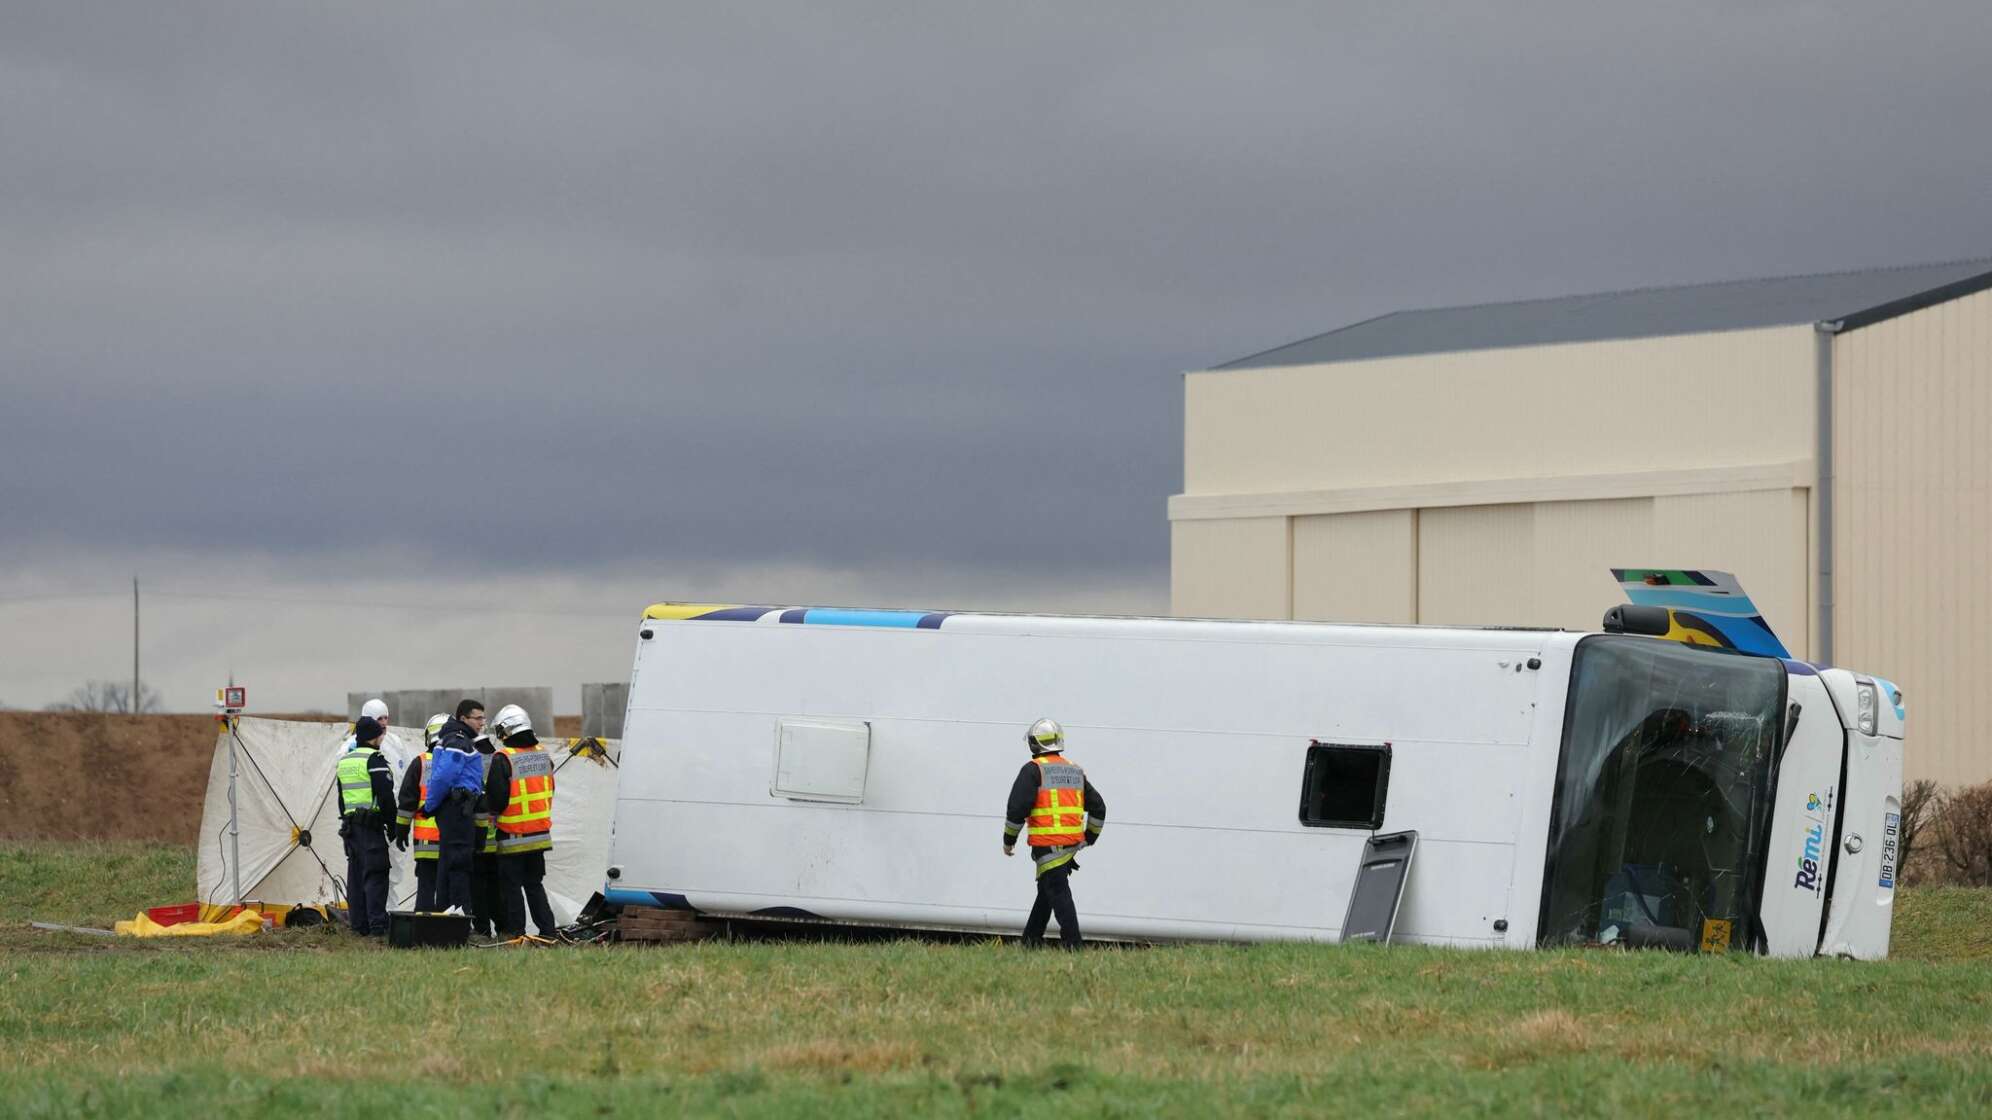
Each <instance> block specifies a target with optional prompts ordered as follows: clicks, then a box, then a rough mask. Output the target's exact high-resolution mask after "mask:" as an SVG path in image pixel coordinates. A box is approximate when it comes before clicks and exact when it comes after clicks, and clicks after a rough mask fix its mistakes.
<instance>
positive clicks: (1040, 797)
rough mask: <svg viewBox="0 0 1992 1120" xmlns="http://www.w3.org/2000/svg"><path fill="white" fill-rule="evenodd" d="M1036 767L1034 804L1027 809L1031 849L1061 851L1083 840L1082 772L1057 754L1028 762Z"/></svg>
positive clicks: (1084, 832)
mask: <svg viewBox="0 0 1992 1120" xmlns="http://www.w3.org/2000/svg"><path fill="white" fill-rule="evenodd" d="M1031 761H1032V762H1035V763H1037V766H1038V792H1037V804H1036V805H1034V806H1032V807H1031V815H1030V829H1031V847H1033V848H1064V847H1069V846H1071V845H1073V844H1077V843H1079V842H1081V841H1083V840H1085V839H1086V772H1085V771H1084V770H1081V769H1080V768H1079V767H1078V766H1076V765H1074V764H1073V763H1070V762H1067V761H1065V759H1064V758H1063V757H1061V756H1059V755H1058V754H1055V753H1054V754H1041V755H1039V756H1037V757H1036V758H1034V759H1032V760H1031Z"/></svg>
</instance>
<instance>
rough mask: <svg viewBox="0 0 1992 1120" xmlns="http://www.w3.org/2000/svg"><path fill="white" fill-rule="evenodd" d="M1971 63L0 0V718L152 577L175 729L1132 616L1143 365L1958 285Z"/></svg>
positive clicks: (1473, 26) (1677, 39)
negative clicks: (772, 629)
mask: <svg viewBox="0 0 1992 1120" xmlns="http://www.w3.org/2000/svg"><path fill="white" fill-rule="evenodd" d="M1988 42H1992V8H1988V6H1987V5H1986V4H1984V3H1982V2H1981V0H1959V2H1953V3H1915V2H1906V3H1896V4H1891V5H1873V4H1856V3H1843V4H1827V3H1769V2H1763V3H1751V4H1736V3H1734V2H1717V3H1699V4H1698V3H1675V4H1664V5H1661V4H1646V5H1618V4H1595V3H1567V4H1531V3H1513V2H1510V3H1503V4H1492V5H1465V4H1447V5H1423V4H1412V3H1403V2H1393V3H1382V4H1374V5H1372V4H1326V3H1315V4H1296V5H1254V4H1241V3H1225V4H1210V5H1203V6H1180V5H1163V4H1156V3H1152V2H1145V3H1129V4H1106V3H1088V4H1071V3H1059V4H1033V3H1005V4H980V5H945V4H943V5H932V4H928V5H915V4H899V5H869V4H856V3H835V4H821V3H812V4H780V5H758V4H747V5H733V4H729V5H710V4H707V5H691V4H660V3H656V2H643V3H630V4H588V3H571V4H557V5H555V4H544V3H521V4H501V3H491V2H479V3H464V4H447V5H407V4H382V5H369V4H357V3H356V4H340V5H322V4H320V5H303V4H279V3H271V2H269V0H257V2H252V3H241V4H218V3H194V2H189V0H179V2H175V3H171V4H160V3H155V2H142V3H130V4H119V3H107V2H93V3H87V4H84V3H75V2H74V0H55V2H51V3H33V2H24V0H0V262H4V264H3V265H0V423H4V439H0V515H3V516H0V635H4V637H5V639H6V640H5V641H0V703H8V704H13V705H17V706H39V705H41V704H44V703H47V702H48V701H50V700H54V699H57V698H59V696H60V695H61V694H62V693H64V692H66V691H67V690H68V689H69V688H71V687H73V686H74V685H75V684H76V683H78V682H80V681H81V680H83V679H86V678H91V677H112V678H114V677H117V676H120V675H128V674H129V671H130V653H131V650H130V606H129V600H128V596H129V579H130V578H131V576H132V575H133V574H134V573H136V574H137V575H139V576H140V578H141V579H142V580H143V581H145V583H146V584H147V586H148V587H149V588H151V589H152V591H153V592H154V593H155V594H154V597H153V598H151V599H149V600H148V606H147V611H146V634H145V640H144V653H145V656H146V659H147V662H148V668H147V670H146V676H147V678H148V679H149V680H152V681H154V682H155V683H157V684H158V685H159V686H160V687H161V688H162V689H163V690H164V691H165V692H166V693H167V699H168V703H169V705H170V706H172V707H175V708H181V709H192V708H195V707H197V706H199V705H200V704H201V703H202V702H203V696H204V690H207V689H211V688H212V686H213V685H215V684H218V683H220V680H221V679H222V678H223V677H225V675H226V674H227V673H228V672H230V671H233V672H234V673H235V674H236V675H237V676H238V677H240V678H242V679H244V680H245V681H247V682H249V683H250V685H251V687H252V690H253V691H252V700H255V701H257V702H258V703H257V706H259V707H282V708H294V709H295V708H307V707H336V706H339V705H341V704H343V697H344V693H345V692H346V690H348V689H354V688H364V687H373V686H380V687H403V686H407V687H428V686H437V687H444V686H453V685H455V684H465V685H474V684H477V683H478V682H483V683H487V684H505V683H520V684H526V683H549V684H554V685H556V686H557V687H558V688H559V689H560V690H561V693H560V694H559V695H560V696H561V697H562V698H563V701H562V704H561V706H562V707H572V706H573V703H572V699H571V698H572V697H573V696H574V695H575V693H574V685H575V684H576V683H577V682H579V681H581V680H604V679H615V678H618V677H624V676H626V675H627V673H628V659H629V653H630V649H631V646H630V641H631V639H630V635H629V631H630V630H631V628H632V627H631V620H632V619H633V618H634V615H635V613H636V612H637V611H638V610H640V609H641V607H642V606H643V605H644V603H646V602H649V601H651V600H654V599H660V598H680V599H684V598H716V599H727V600H735V601H766V602H771V603H789V602H852V603H866V604H887V605H932V606H986V607H1030V606H1039V607H1046V608H1054V609H1067V610H1073V609H1078V610H1084V609H1097V610H1147V611H1163V610H1166V609H1167V598H1168V595H1167V571H1168V527H1167V520H1166V516H1165V508H1164V503H1165V500H1166V498H1167V496H1168V495H1169V494H1171V493H1173V492H1174V491H1176V490H1177V489H1178V488H1179V487H1180V484H1181V378H1180V376H1179V375H1180V374H1181V373H1182V372H1183V371H1185V370H1190V369H1196V368H1201V367H1204V366H1207V365H1210V364H1214V363H1216V362H1220V361H1223V360H1226V359H1229V358H1232V357H1237V356H1240V355H1242V354H1246V353H1250V352H1254V351H1257V350H1261V349H1265V348H1266V347H1268V346H1272V345H1277V344H1279V343H1282V342H1286V341H1291V340H1293V339H1295V338H1298V337H1301V336H1304V335H1309V334H1314V333H1317V332H1319V331H1322V330H1326V329H1329V328H1331V327H1334V326H1338V325H1341V324H1344V323H1347V322H1351V321H1354V320H1357V319H1361V318H1364V317H1366V316H1370V315H1374V314H1378V313H1381V312H1384V311H1388V310H1391V309H1395V308H1401V307H1410V306H1430V305H1439V304H1448V303H1460V302H1477V301H1484V300H1495V299H1512V298H1524V297H1529V296H1541V295H1553V294H1561V293H1569V292H1582V291H1590V290H1598V289H1604V288H1617V287H1627V286H1637V285H1646V284H1657V283H1674V282H1689V281H1696V280H1712V279H1727V278H1735V277H1742V276H1761V275H1780V274H1788V273H1794V272H1811V271H1828V270H1838V269H1846V268H1857V267H1865V266H1872V265H1883V264H1898V263H1910V262H1921V261H1931V260H1947V259H1955V258H1960V257H1973V256H1984V255H1987V254H1988V253H1992V205H1988V203H1992V145H1988V144H1987V143H1986V140H1987V136H1988V132H1987V125H1986V107H1987V106H1988V105H1992V67H1988V66H1987V65H1986V64H1985V50H1986V45H1987V43H1988ZM1323 436H1324V438H1333V432H1332V430H1324V432H1323ZM222 594H228V595H236V596H245V598H236V599H219V598H194V597H193V596H201V595H207V596H213V595H222ZM50 596H77V597H74V598H50ZM121 596H122V597H121ZM479 605H483V606H484V607H486V608H487V611H488V613H472V612H471V611H469V610H467V609H466V608H473V607H476V606H479ZM397 714H399V713H397ZM421 714H426V713H421ZM418 718H419V716H418Z"/></svg>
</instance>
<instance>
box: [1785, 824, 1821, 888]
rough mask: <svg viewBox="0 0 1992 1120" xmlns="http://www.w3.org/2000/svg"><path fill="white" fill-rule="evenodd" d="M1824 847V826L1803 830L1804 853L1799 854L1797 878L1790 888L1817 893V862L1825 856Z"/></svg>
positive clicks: (1819, 825)
mask: <svg viewBox="0 0 1992 1120" xmlns="http://www.w3.org/2000/svg"><path fill="white" fill-rule="evenodd" d="M1825 846H1826V826H1825V825H1824V824H1815V825H1813V826H1812V827H1811V828H1808V829H1806V830H1805V851H1803V852H1802V853H1800V854H1799V857H1798V878H1797V879H1796V880H1794V881H1793V882H1792V886H1794V887H1799V888H1802V889H1804V890H1808V891H1812V892H1814V893H1815V894H1816V893H1818V891H1819V860H1820V857H1821V856H1823V855H1824V854H1825Z"/></svg>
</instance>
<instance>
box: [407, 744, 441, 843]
mask: <svg viewBox="0 0 1992 1120" xmlns="http://www.w3.org/2000/svg"><path fill="white" fill-rule="evenodd" d="M435 759H436V755H435V752H433V751H423V752H422V754H421V757H420V758H419V759H417V764H418V765H420V766H421V767H422V782H421V790H420V792H419V793H417V794H416V795H415V796H416V801H415V823H414V824H413V826H411V827H410V828H409V830H408V836H409V839H411V840H413V841H415V858H416V859H441V858H442V857H443V830H442V829H440V828H437V827H436V818H434V817H432V816H430V815H429V814H427V813H424V812H423V811H422V806H424V805H427V804H428V803H429V771H430V769H431V764H432V763H433V762H434V761H435Z"/></svg>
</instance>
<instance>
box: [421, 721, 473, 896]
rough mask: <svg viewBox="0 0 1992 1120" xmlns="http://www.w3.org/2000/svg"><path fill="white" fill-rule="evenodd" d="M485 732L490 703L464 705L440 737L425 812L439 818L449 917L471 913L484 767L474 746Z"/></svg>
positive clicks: (442, 891) (442, 890) (439, 891)
mask: <svg viewBox="0 0 1992 1120" xmlns="http://www.w3.org/2000/svg"><path fill="white" fill-rule="evenodd" d="M482 730H484V702H483V701H481V700H463V701H460V702H459V703H458V704H457V706H456V718H455V719H452V720H450V721H449V722H448V723H445V724H444V725H443V729H442V731H441V732H440V733H438V734H437V736H436V749H435V751H434V753H433V757H432V758H431V759H430V770H431V773H430V774H429V776H428V781H427V783H426V785H427V787H428V788H427V789H426V791H424V793H423V794H422V811H423V812H425V813H427V814H429V815H430V816H432V817H434V818H436V833H437V838H438V841H439V842H440V844H441V851H440V853H439V855H438V857H437V866H436V905H437V906H438V907H440V908H441V909H442V911H443V912H444V913H456V914H469V913H470V875H471V866H472V864H473V862H474V861H475V859H476V852H477V800H478V798H479V797H481V796H483V792H484V791H483V789H482V779H483V776H484V765H483V763H482V762H481V761H480V760H479V758H478V755H477V748H476V747H474V746H472V745H471V740H472V739H474V738H476V737H477V733H478V732H480V731H482Z"/></svg>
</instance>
